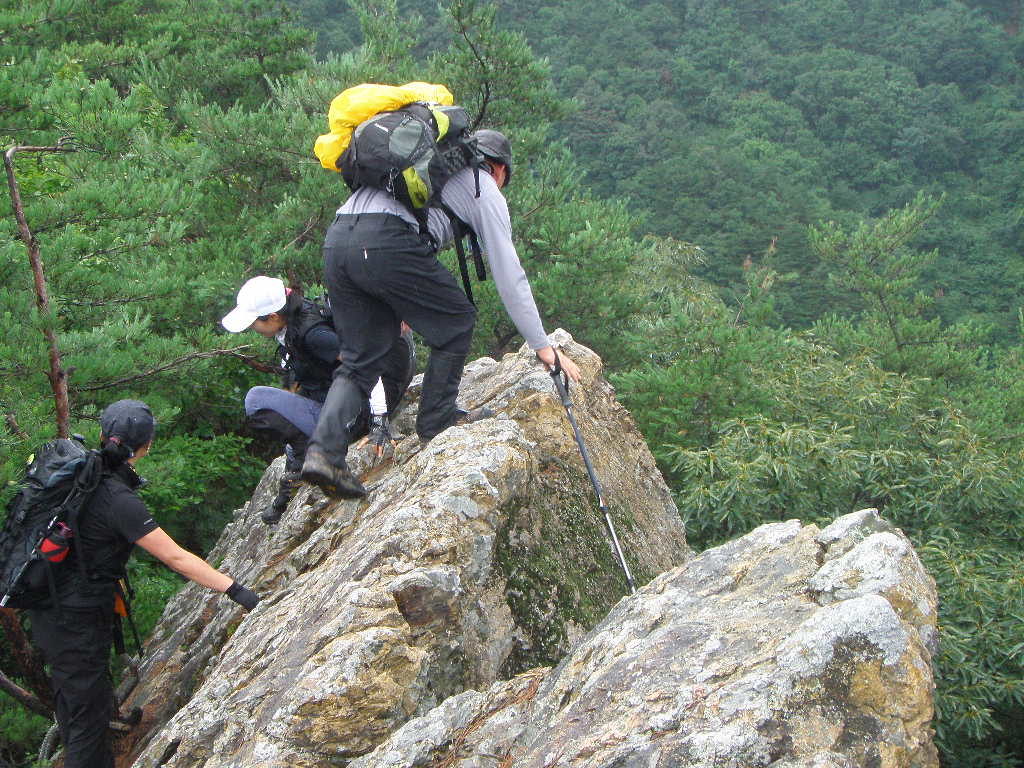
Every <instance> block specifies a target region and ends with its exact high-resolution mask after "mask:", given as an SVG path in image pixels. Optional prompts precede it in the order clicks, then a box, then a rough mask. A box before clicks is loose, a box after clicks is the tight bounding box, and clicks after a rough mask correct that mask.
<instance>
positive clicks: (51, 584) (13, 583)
mask: <svg viewBox="0 0 1024 768" xmlns="http://www.w3.org/2000/svg"><path fill="white" fill-rule="evenodd" d="M102 477H103V459H102V457H101V456H100V454H99V452H98V451H91V450H88V449H87V448H86V447H85V445H84V443H83V439H82V438H81V437H80V436H78V435H75V437H74V438H72V439H68V438H59V439H57V440H53V441H51V442H49V443H46V444H45V445H43V446H42V447H41V448H40V449H39V450H38V451H37V452H36V454H35V456H34V457H33V458H32V459H30V461H29V464H28V469H27V470H26V472H25V479H24V480H23V481H22V483H21V487H20V489H19V490H18V492H17V494H16V495H15V496H14V498H13V499H12V500H11V502H10V504H8V505H7V519H6V521H5V522H4V527H3V530H0V607H3V606H9V607H11V608H33V607H37V606H40V605H42V604H43V603H45V601H46V600H47V599H48V598H49V599H50V600H51V601H53V603H54V604H56V602H57V594H56V585H55V570H56V569H58V568H62V567H65V566H64V562H65V560H66V558H67V555H68V553H69V551H70V549H71V546H72V545H73V543H74V536H75V533H76V532H77V530H78V517H79V513H80V512H81V510H82V507H83V506H84V505H85V503H86V501H88V499H89V497H90V496H91V495H92V493H93V492H94V491H95V490H96V487H97V486H98V485H99V483H100V480H101V479H102ZM75 559H76V560H77V561H78V564H79V568H80V569H81V570H82V573H83V576H84V574H85V561H84V558H83V557H82V553H81V552H79V553H78V556H77V557H76V558H75Z"/></svg>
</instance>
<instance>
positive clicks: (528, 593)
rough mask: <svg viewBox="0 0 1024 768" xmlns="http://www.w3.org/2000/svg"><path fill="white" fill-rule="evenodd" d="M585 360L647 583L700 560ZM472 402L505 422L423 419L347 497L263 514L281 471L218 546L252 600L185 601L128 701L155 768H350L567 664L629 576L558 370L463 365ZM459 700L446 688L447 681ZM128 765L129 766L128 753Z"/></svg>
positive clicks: (597, 419) (592, 436)
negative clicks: (445, 426) (482, 695)
mask: <svg viewBox="0 0 1024 768" xmlns="http://www.w3.org/2000/svg"><path fill="white" fill-rule="evenodd" d="M553 338H554V340H555V341H556V343H559V344H561V345H562V346H563V347H564V348H565V349H566V350H567V351H568V352H569V354H570V355H572V356H573V358H574V359H575V360H576V361H577V363H578V364H579V365H580V367H581V369H582V371H583V373H584V378H585V381H584V383H583V385H582V386H579V387H573V397H574V402H575V411H576V415H577V418H578V420H579V423H580V425H581V427H582V429H583V432H584V434H585V439H586V440H587V444H588V448H590V452H591V455H592V458H593V461H594V465H595V467H596V468H597V471H598V473H599V476H600V478H601V482H602V484H603V486H604V489H605V496H606V498H607V500H608V504H609V507H610V509H611V512H612V515H613V518H614V519H615V523H616V526H617V528H618V532H619V535H620V537H621V539H622V542H623V546H624V548H625V549H626V552H627V553H628V557H629V558H630V566H631V568H632V570H633V573H634V575H635V576H636V577H637V580H638V581H639V582H640V583H643V582H645V581H647V580H649V579H650V578H652V577H653V576H654V575H656V574H658V573H660V572H662V571H664V570H666V569H668V568H671V567H673V566H675V565H678V564H680V563H682V562H685V561H686V560H687V559H688V558H689V557H690V556H691V555H690V552H689V550H688V548H687V547H686V542H685V537H684V531H683V526H682V523H681V522H680V518H679V515H678V511H677V510H676V508H675V505H674V504H673V502H672V498H671V494H670V493H669V491H668V488H667V487H666V486H665V483H664V481H663V480H662V478H661V476H660V474H659V473H658V471H657V469H656V467H655V464H654V461H653V458H652V457H651V455H650V452H649V451H648V450H647V447H646V445H645V444H644V442H643V440H642V438H641V437H640V435H639V434H638V432H637V430H636V428H635V425H634V424H633V421H632V419H631V418H630V416H629V414H628V413H627V412H626V411H625V410H624V409H623V408H622V407H621V406H620V405H619V404H618V403H617V402H616V401H615V398H614V390H613V389H612V388H611V386H610V385H609V384H608V383H607V382H606V381H604V379H603V378H602V377H601V361H600V359H599V358H598V357H597V356H596V355H595V354H594V353H593V352H591V351H590V350H588V349H586V348H584V347H582V346H580V345H578V344H575V343H574V342H573V341H572V339H571V338H570V337H569V336H568V334H565V333H564V332H559V333H556V334H553ZM460 400H461V401H462V402H463V404H464V405H465V406H469V407H475V406H478V405H483V404H486V405H488V406H489V407H490V408H491V409H492V410H493V411H494V412H495V417H494V418H489V419H485V420H482V421H479V422H477V423H474V424H470V425H466V426H460V427H455V428H452V429H450V430H448V431H446V432H444V433H442V434H441V435H439V436H438V437H436V438H435V439H434V440H433V441H431V442H430V443H429V444H428V445H426V446H425V447H424V446H422V445H421V444H420V442H419V440H418V439H417V438H416V437H415V435H413V434H411V430H410V427H411V423H412V419H413V417H414V411H415V407H416V402H415V401H416V391H415V389H414V391H413V392H412V393H411V397H410V404H409V405H408V406H407V408H406V411H405V413H404V414H402V416H401V417H400V418H398V419H396V424H397V425H398V427H399V429H400V430H402V431H404V432H406V433H410V434H409V436H408V437H406V438H404V439H403V440H402V441H401V442H400V444H399V445H398V447H397V449H396V450H395V452H394V455H393V456H391V457H388V458H387V459H386V460H385V461H384V462H382V463H381V464H379V465H377V466H372V465H371V464H370V462H369V460H368V456H367V454H365V453H363V452H362V451H360V450H358V449H353V450H352V451H350V464H351V466H352V468H353V470H354V471H356V472H357V473H358V474H360V475H361V476H362V477H363V481H364V483H365V484H366V485H367V487H368V488H369V490H370V494H369V496H368V497H367V498H366V499H364V500H354V501H340V502H335V501H330V500H328V499H325V498H324V497H323V496H322V495H321V494H320V493H319V491H317V490H315V489H313V488H308V487H303V488H302V489H301V490H300V492H299V493H298V494H297V495H296V497H295V498H294V499H293V500H292V503H291V504H290V506H289V508H288V510H287V512H286V513H285V515H284V516H283V518H282V520H281V522H280V523H279V524H278V525H277V526H275V527H273V528H268V527H266V526H264V525H263V524H262V523H261V522H260V521H259V514H260V512H261V511H262V510H263V509H264V508H265V507H266V505H268V504H269V502H270V500H271V498H272V497H273V494H274V491H275V489H276V483H277V480H278V478H279V477H280V473H281V469H282V468H281V464H280V460H278V461H277V462H275V463H274V464H273V465H272V466H271V467H270V468H269V469H268V471H267V473H266V475H265V476H264V478H263V480H262V481H261V482H260V485H259V487H258V488H257V489H256V492H255V493H254V495H253V498H252V501H251V502H250V503H249V504H248V505H246V506H245V507H244V508H242V509H240V510H239V511H238V512H237V513H236V515H235V518H234V520H233V521H232V523H230V524H229V525H228V526H227V528H226V529H225V531H224V533H223V535H222V537H221V539H220V541H219V542H218V544H217V545H216V547H215V549H214V550H213V551H212V552H211V553H210V555H209V560H210V561H211V562H213V563H214V564H216V565H217V566H218V567H221V568H222V569H224V570H226V571H228V572H230V573H231V574H232V575H233V576H235V577H236V578H237V579H238V580H240V581H242V582H243V583H245V584H247V585H249V586H251V587H252V588H253V589H255V590H256V591H257V592H258V593H259V594H260V595H261V596H262V602H261V603H260V604H259V606H257V608H256V609H255V610H254V611H252V612H251V613H249V614H247V615H245V614H242V613H241V611H240V609H239V608H237V607H236V606H235V605H234V604H233V603H231V602H230V601H228V600H227V599H226V598H224V597H223V596H220V595H215V594H213V593H211V592H209V591H208V590H204V589H202V588H199V587H197V586H195V585H189V586H186V587H185V588H184V589H182V591H181V592H180V593H179V594H178V595H177V596H176V597H175V598H173V599H172V600H171V602H170V603H169V605H168V606H167V609H166V611H165V613H164V616H163V618H162V620H161V622H160V624H159V625H158V627H157V628H156V630H155V631H154V634H153V636H152V637H151V638H150V640H149V641H148V643H147V648H146V655H145V658H144V660H143V667H142V677H141V682H140V684H139V686H138V687H137V689H136V690H135V692H134V694H133V696H132V698H131V700H130V701H129V702H128V703H127V705H126V706H128V707H132V706H138V707H141V708H142V709H143V711H144V720H143V723H142V725H141V726H140V727H139V728H137V729H136V731H135V733H134V735H135V736H136V737H137V740H136V741H135V743H134V745H131V746H129V750H130V755H131V758H130V759H129V760H128V762H131V760H132V759H133V760H134V764H135V765H137V766H140V767H141V766H152V767H155V766H168V768H175V767H176V768H184V767H185V766H189V767H192V766H196V767H198V766H207V767H208V768H213V766H239V767H241V766H268V767H270V766H289V767H290V768H296V767H299V768H304V767H305V766H321V765H344V764H346V763H347V762H348V761H349V760H351V759H353V758H355V757H357V756H359V755H363V754H366V753H368V752H370V751H371V750H372V749H373V748H374V747H376V746H377V745H378V744H380V743H381V742H382V741H384V740H385V739H386V738H387V737H388V736H390V735H391V734H392V733H393V732H395V731H396V730H397V729H399V728H400V727H401V726H402V725H403V724H404V723H405V722H407V721H408V720H409V719H410V718H413V717H415V716H417V715H421V714H423V713H425V712H428V711H430V710H431V709H433V708H434V707H436V706H438V705H441V704H442V703H443V702H446V700H450V701H453V702H456V703H455V704H447V703H445V704H444V706H445V707H449V708H455V709H457V708H458V707H459V706H468V704H462V705H459V704H458V702H459V701H460V699H459V698H458V697H459V696H460V695H461V696H463V697H468V698H466V699H462V701H470V700H472V695H473V694H472V693H467V691H471V689H474V688H487V687H488V686H490V685H491V684H492V683H494V682H495V681H496V680H499V679H502V678H507V677H512V676H514V675H516V674H518V673H521V672H523V671H525V670H527V669H529V668H531V667H533V666H536V665H538V664H552V663H554V662H555V661H557V660H558V659H559V658H561V657H562V656H563V655H564V654H565V653H566V652H568V650H569V649H570V648H571V647H572V644H573V642H575V641H576V640H577V639H579V638H580V637H582V636H583V635H584V634H585V633H586V631H587V630H589V629H590V628H592V627H593V626H594V625H595V624H596V623H597V622H598V621H599V620H600V619H601V618H602V617H603V616H604V615H605V614H606V613H607V611H608V609H609V608H611V606H612V605H614V604H615V603H616V602H617V601H618V600H619V599H620V597H621V596H622V595H623V594H624V592H625V584H624V580H623V577H622V575H621V573H620V571H619V569H618V566H617V564H616V562H615V560H614V558H613V556H612V554H611V551H610V548H609V545H608V541H607V536H606V534H605V531H604V528H603V520H602V517H601V515H600V514H599V512H598V510H597V509H596V504H595V499H594V494H593V492H592V489H591V486H590V483H589V480H588V478H587V475H586V473H585V471H584V468H583V465H582V462H581V460H580V456H579V452H578V450H577V447H576V444H575V442H574V440H573V437H572V432H571V430H570V428H569V425H568V422H567V420H566V417H565V411H564V409H563V408H562V405H561V403H560V401H559V400H558V399H557V397H556V396H555V394H554V390H553V386H552V382H551V379H550V377H549V376H548V375H547V374H546V373H545V372H544V369H543V368H542V367H541V366H540V365H539V364H538V363H537V362H536V361H535V359H534V357H533V355H532V353H530V352H529V351H528V350H525V349H524V350H522V351H520V352H519V353H518V354H512V355H507V356H506V357H505V358H504V359H502V360H501V361H494V360H486V359H485V360H482V361H477V362H476V363H473V364H471V365H470V366H468V367H467V370H466V374H465V377H464V379H463V382H462V387H461V392H460ZM453 696H454V697H456V698H455V699H450V697H453ZM126 764H127V763H126Z"/></svg>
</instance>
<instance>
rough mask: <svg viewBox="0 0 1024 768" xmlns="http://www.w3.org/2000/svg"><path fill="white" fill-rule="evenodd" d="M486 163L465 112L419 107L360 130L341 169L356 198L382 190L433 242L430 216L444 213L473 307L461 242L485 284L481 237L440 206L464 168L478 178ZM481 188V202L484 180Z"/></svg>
mask: <svg viewBox="0 0 1024 768" xmlns="http://www.w3.org/2000/svg"><path fill="white" fill-rule="evenodd" d="M483 160H484V156H483V154H482V153H481V152H480V150H479V149H478V148H477V146H476V141H475V139H472V138H470V131H469V116H468V115H467V114H466V110H465V109H463V108H462V107H459V106H443V105H440V104H426V103H423V102H414V103H412V104H407V105H406V106H404V107H402V108H401V109H396V110H394V111H390V112H379V113H377V114H376V115H374V116H373V117H371V118H369V119H368V120H364V121H363V122H362V123H360V124H359V125H358V126H356V128H355V130H354V131H353V133H352V140H351V141H350V143H349V145H348V148H347V149H346V150H345V151H344V152H343V153H342V154H341V156H340V157H339V158H338V161H337V165H338V168H339V169H341V175H342V178H344V180H345V183H346V184H347V185H348V187H349V189H351V190H352V191H353V192H355V191H356V190H357V189H359V188H360V187H373V188H375V189H383V190H384V191H386V192H388V193H389V194H391V196H392V197H394V198H395V199H396V200H397V201H398V202H400V203H402V204H403V205H404V206H405V207H406V208H408V209H409V210H410V211H411V212H412V214H413V216H415V217H416V220H417V221H418V222H419V225H420V234H422V235H427V236H429V232H428V231H427V211H428V210H429V209H430V208H431V207H435V208H441V209H442V210H443V211H444V212H445V213H446V214H447V216H448V218H449V219H451V221H452V226H453V228H454V230H455V250H456V252H457V253H458V257H459V270H460V272H461V273H462V283H463V285H464V286H465V289H466V295H467V296H468V297H469V300H470V301H473V291H472V289H471V288H470V285H469V270H468V268H467V266H466V254H465V250H464V249H463V246H462V239H463V238H464V237H465V236H466V235H468V236H469V238H470V244H471V247H472V252H473V261H474V264H475V266H476V273H477V277H478V278H479V279H480V280H483V279H485V278H486V276H487V273H486V270H485V269H484V262H483V258H482V256H481V254H480V245H479V242H478V240H477V237H476V233H475V232H473V231H472V230H471V229H470V228H469V227H468V226H467V225H466V223H465V222H463V221H462V220H461V219H459V218H458V217H457V216H456V215H455V214H454V212H453V211H451V210H450V209H449V208H448V207H447V206H446V205H444V204H442V203H441V189H442V188H443V187H444V185H445V183H446V182H447V181H448V179H450V178H451V177H452V175H453V174H455V173H456V172H458V171H461V170H462V169H463V168H467V167H469V168H473V169H474V173H476V174H479V173H480V165H481V163H482V162H483ZM476 187H477V191H476V194H477V197H479V196H480V177H479V175H477V177H476ZM437 245H438V244H437V243H435V247H436V246H437Z"/></svg>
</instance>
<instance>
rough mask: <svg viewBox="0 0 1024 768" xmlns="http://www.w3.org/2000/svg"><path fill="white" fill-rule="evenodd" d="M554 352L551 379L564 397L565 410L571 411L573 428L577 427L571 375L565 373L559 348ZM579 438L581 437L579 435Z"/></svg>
mask: <svg viewBox="0 0 1024 768" xmlns="http://www.w3.org/2000/svg"><path fill="white" fill-rule="evenodd" d="M554 352H555V364H554V366H553V367H552V368H551V370H550V371H549V373H550V374H551V379H552V380H553V381H554V382H555V391H556V392H557V393H558V396H559V397H560V398H561V399H562V405H564V406H565V410H566V411H569V421H570V422H571V423H573V428H574V429H575V422H573V418H572V412H571V408H572V398H571V397H569V376H568V375H567V374H566V373H565V371H563V370H562V358H561V356H560V355H559V354H558V350H554ZM537 359H538V360H539V359H540V358H539V357H538V358H537ZM577 439H579V436H578V435H577Z"/></svg>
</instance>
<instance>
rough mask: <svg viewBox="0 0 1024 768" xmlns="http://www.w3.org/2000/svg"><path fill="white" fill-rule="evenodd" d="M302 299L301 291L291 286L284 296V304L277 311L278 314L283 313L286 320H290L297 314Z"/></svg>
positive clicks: (300, 307)
mask: <svg viewBox="0 0 1024 768" xmlns="http://www.w3.org/2000/svg"><path fill="white" fill-rule="evenodd" d="M302 299H303V296H302V291H300V290H299V289H298V288H292V289H291V291H289V292H288V295H287V296H286V297H285V300H284V306H283V307H282V308H281V309H279V310H278V311H277V312H278V314H280V315H284V318H285V320H286V321H291V319H292V318H293V317H295V315H297V314H298V312H299V310H300V309H302Z"/></svg>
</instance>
